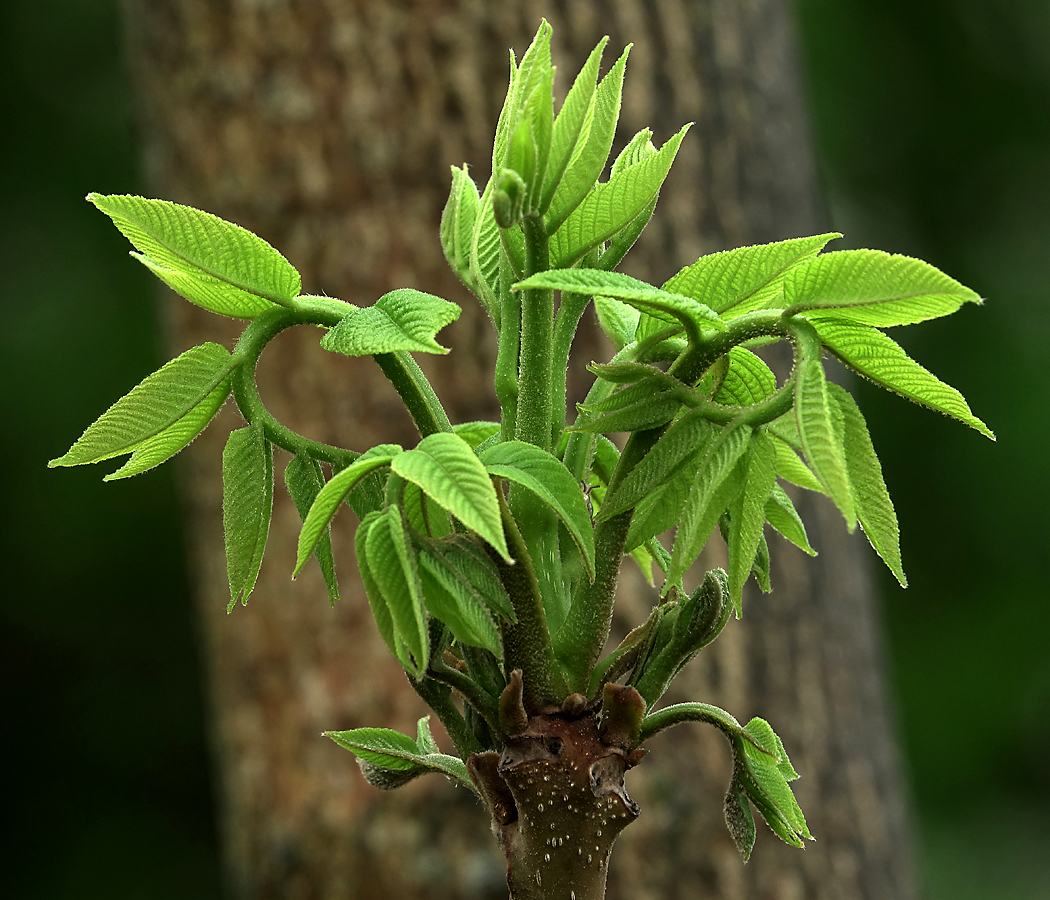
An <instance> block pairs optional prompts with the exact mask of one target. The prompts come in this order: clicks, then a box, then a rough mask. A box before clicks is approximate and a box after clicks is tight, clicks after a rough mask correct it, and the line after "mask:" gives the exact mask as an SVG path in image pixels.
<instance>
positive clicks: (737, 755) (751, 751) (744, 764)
mask: <svg viewBox="0 0 1050 900" xmlns="http://www.w3.org/2000/svg"><path fill="white" fill-rule="evenodd" d="M743 730H744V731H745V732H746V733H747V737H748V738H750V740H746V739H744V738H743V736H740V737H738V738H737V739H736V740H735V741H734V742H733V743H734V764H733V781H734V782H735V783H736V784H737V785H738V787H739V790H742V791H743V792H744V793H746V794H747V797H748V799H749V800H750V801H751V802H752V803H753V804H754V805H755V808H756V809H758V811H759V812H760V813H761V814H762V818H763V819H765V820H766V823H767V824H768V825H769V827H770V828H771V829H772V831H773V833H774V834H775V835H776V836H777V837H779V838H780V839H781V840H782V841H784V843H786V844H790V845H791V846H793V847H801V846H802V841H803V839H804V838H809V839H811V840H812V838H813V835H812V834H810V832H809V828H808V827H807V826H806V818H805V816H803V815H802V810H801V809H800V808H799V805H798V801H797V800H795V795H794V794H793V793H792V792H791V788H790V787H788V782H789V781H793V780H794V779H796V778H798V773H797V772H795V770H794V769H793V768H792V766H791V762H790V760H788V757H787V753H785V752H784V745H783V743H781V741H780V738H779V737H777V735H776V734H775V733H774V732H773V729H772V728H770V727H769V723H768V722H766V721H765V720H764V719H759V718H754V719H752V720H751V721H750V722H748V723H747V725H745V726H744V729H743ZM731 789H732V788H731Z"/></svg>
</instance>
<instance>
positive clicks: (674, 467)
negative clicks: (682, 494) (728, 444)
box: [599, 410, 718, 519]
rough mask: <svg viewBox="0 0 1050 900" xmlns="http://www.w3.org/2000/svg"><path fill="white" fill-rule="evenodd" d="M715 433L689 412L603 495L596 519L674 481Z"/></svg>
mask: <svg viewBox="0 0 1050 900" xmlns="http://www.w3.org/2000/svg"><path fill="white" fill-rule="evenodd" d="M717 433H718V428H717V426H714V425H712V424H711V423H710V422H708V421H707V420H706V419H704V418H703V416H702V414H701V413H700V411H699V410H689V411H688V412H686V413H685V414H684V415H683V416H681V417H680V418H679V419H677V420H676V421H675V422H673V423H672V425H671V426H670V427H669V428H668V429H667V431H665V432H664V433H663V434H662V435H660V438H659V440H657V442H656V443H655V444H654V445H653V448H652V449H651V450H650V451H649V452H648V453H647V454H646V455H645V456H644V457H643V459H642V461H641V462H640V463H638V465H637V466H635V467H634V469H632V470H631V472H630V473H629V474H628V475H627V477H626V478H625V479H624V480H623V481H622V482H621V483H620V486H619V487H618V488H617V489H616V490H615V491H614V492H613V493H612V494H611V495H606V497H605V502H604V503H603V504H602V512H601V515H600V516H599V519H607V518H610V517H612V516H615V515H618V514H619V513H622V512H625V511H626V510H628V509H632V508H634V507H636V506H638V504H639V503H640V502H641V501H643V500H644V499H645V498H646V497H649V496H651V495H652V494H653V492H654V491H655V490H657V489H658V488H660V487H661V486H663V485H664V484H665V483H667V482H668V481H670V480H671V479H672V478H674V477H675V476H676V475H677V473H678V472H679V471H680V470H681V469H682V468H683V467H685V466H687V465H688V463H689V462H690V460H692V459H693V458H694V457H695V456H696V455H697V453H698V452H700V451H702V450H703V449H704V447H706V446H707V444H708V443H710V442H711V441H712V440H713V439H714V437H715V435H716V434H717Z"/></svg>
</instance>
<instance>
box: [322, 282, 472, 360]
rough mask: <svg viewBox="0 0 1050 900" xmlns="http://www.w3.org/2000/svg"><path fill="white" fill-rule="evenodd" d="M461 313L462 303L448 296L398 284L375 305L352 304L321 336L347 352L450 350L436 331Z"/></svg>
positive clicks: (326, 344)
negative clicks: (361, 305) (447, 298)
mask: <svg viewBox="0 0 1050 900" xmlns="http://www.w3.org/2000/svg"><path fill="white" fill-rule="evenodd" d="M459 313H460V309H459V307H458V306H457V305H456V304H455V303H450V302H449V301H448V300H442V299H441V298H440V297H435V296H434V295H433V294H424V293H423V292H422V291H417V290H414V289H412V288H398V289H397V290H396V291H391V292H390V293H389V294H384V295H383V296H382V297H380V298H379V299H378V300H376V302H375V304H373V305H372V306H366V307H350V312H348V313H347V314H346V315H345V316H344V317H343V318H342V319H341V320H340V321H339V323H338V324H337V325H336V326H335V327H334V328H333V329H332V330H331V331H329V332H328V334H326V335H325V336H324V338H323V339H322V340H321V346H322V347H324V348H325V350H331V351H333V352H335V353H343V354H345V355H346V356H368V355H371V354H374V353H396V352H397V351H399V350H407V351H418V352H422V353H448V349H447V348H446V347H442V346H441V345H440V344H439V343H438V342H437V341H436V340H434V335H436V334H437V333H438V332H439V331H440V330H441V329H442V328H444V327H445V326H446V325H448V324H449V323H450V322H454V321H456V319H458V318H459Z"/></svg>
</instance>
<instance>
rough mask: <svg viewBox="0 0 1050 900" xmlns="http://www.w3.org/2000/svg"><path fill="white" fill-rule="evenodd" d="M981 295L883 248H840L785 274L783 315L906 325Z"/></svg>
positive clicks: (976, 300) (946, 312) (919, 262)
mask: <svg viewBox="0 0 1050 900" xmlns="http://www.w3.org/2000/svg"><path fill="white" fill-rule="evenodd" d="M980 302H981V298H980V296H979V295H978V294H977V293H975V292H974V291H972V290H970V289H969V288H968V287H965V286H964V285H961V284H959V282H958V281H956V280H955V279H954V278H950V277H949V276H947V275H945V274H944V273H943V272H942V271H940V270H939V269H936V268H934V267H933V266H931V265H930V264H929V263H926V262H923V261H922V260H919V259H912V258H911V257H910V256H899V255H896V254H889V253H884V252H883V251H881V250H838V251H835V252H833V253H824V254H822V255H821V256H817V257H815V258H814V259H811V260H809V261H808V262H805V263H803V264H801V265H799V266H796V267H795V268H794V269H792V270H791V271H790V272H789V273H788V274H787V275H786V276H785V278H784V304H785V306H786V307H787V309H786V310H785V313H784V314H785V316H790V315H795V314H798V313H805V314H806V317H807V318H812V319H817V318H822V317H826V316H832V317H834V318H836V319H840V320H842V321H844V322H852V323H854V324H858V325H876V326H878V327H880V328H886V327H888V326H891V325H910V324H912V323H914V322H923V321H925V320H927V319H935V318H937V317H938V316H946V315H949V314H950V313H953V312H955V311H956V310H958V309H959V307H960V306H962V305H963V304H964V303H980Z"/></svg>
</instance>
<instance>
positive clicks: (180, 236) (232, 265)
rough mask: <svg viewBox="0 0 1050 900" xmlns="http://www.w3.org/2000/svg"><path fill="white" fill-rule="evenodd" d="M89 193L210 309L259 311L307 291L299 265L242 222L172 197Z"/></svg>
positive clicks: (171, 278)
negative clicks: (296, 265) (155, 198)
mask: <svg viewBox="0 0 1050 900" xmlns="http://www.w3.org/2000/svg"><path fill="white" fill-rule="evenodd" d="M87 199H88V200H89V201H90V202H91V203H93V204H94V205H95V206H96V207H98V208H99V209H100V210H102V212H104V213H105V214H106V215H107V216H109V217H110V218H111V219H112V220H113V223H114V224H115V225H116V226H117V228H119V229H120V231H121V233H122V234H123V235H124V236H125V237H126V238H127V239H128V240H129V241H131V243H132V244H134V245H135V248H136V249H137V250H138V251H139V253H140V254H141V256H137V258H138V259H139V260H140V261H141V262H143V263H145V264H146V265H147V267H148V268H150V269H151V270H153V272H154V273H155V274H157V275H158V276H159V277H160V278H161V279H162V280H163V281H165V282H166V283H167V284H168V285H169V286H170V287H172V288H173V289H174V290H175V291H177V292H178V293H180V294H181V295H182V296H183V297H185V298H186V299H187V300H189V301H190V302H191V303H195V304H197V305H198V306H202V307H204V309H207V310H210V311H211V312H215V313H219V314H220V315H224V316H233V317H235V318H252V317H253V316H255V315H258V314H259V313H260V312H263V311H264V310H266V309H269V308H270V307H271V306H272V305H273V304H275V303H276V304H280V305H282V306H287V305H289V304H290V302H291V300H292V299H294V298H295V297H296V296H297V295H298V294H299V291H300V288H301V287H302V280H301V279H300V277H299V273H298V272H297V271H296V270H295V267H294V266H292V264H291V263H289V262H288V260H286V259H285V258H284V257H283V256H282V255H281V254H280V253H278V252H277V251H276V250H275V249H274V248H273V247H271V246H270V245H269V244H268V243H267V242H266V241H264V240H263V239H262V238H260V237H258V236H256V235H254V234H252V233H251V232H250V231H248V230H246V229H244V228H242V227H241V226H240V225H235V224H233V223H232V222H227V221H225V220H224V219H220V218H219V217H218V216H213V215H212V214H211V213H206V212H202V211H201V210H199V209H193V208H192V207H189V206H182V205H181V204H178V203H170V202H168V201H167V200H147V199H146V198H144V197H135V196H131V195H127V194H124V195H109V196H104V195H102V194H88V197H87Z"/></svg>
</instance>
